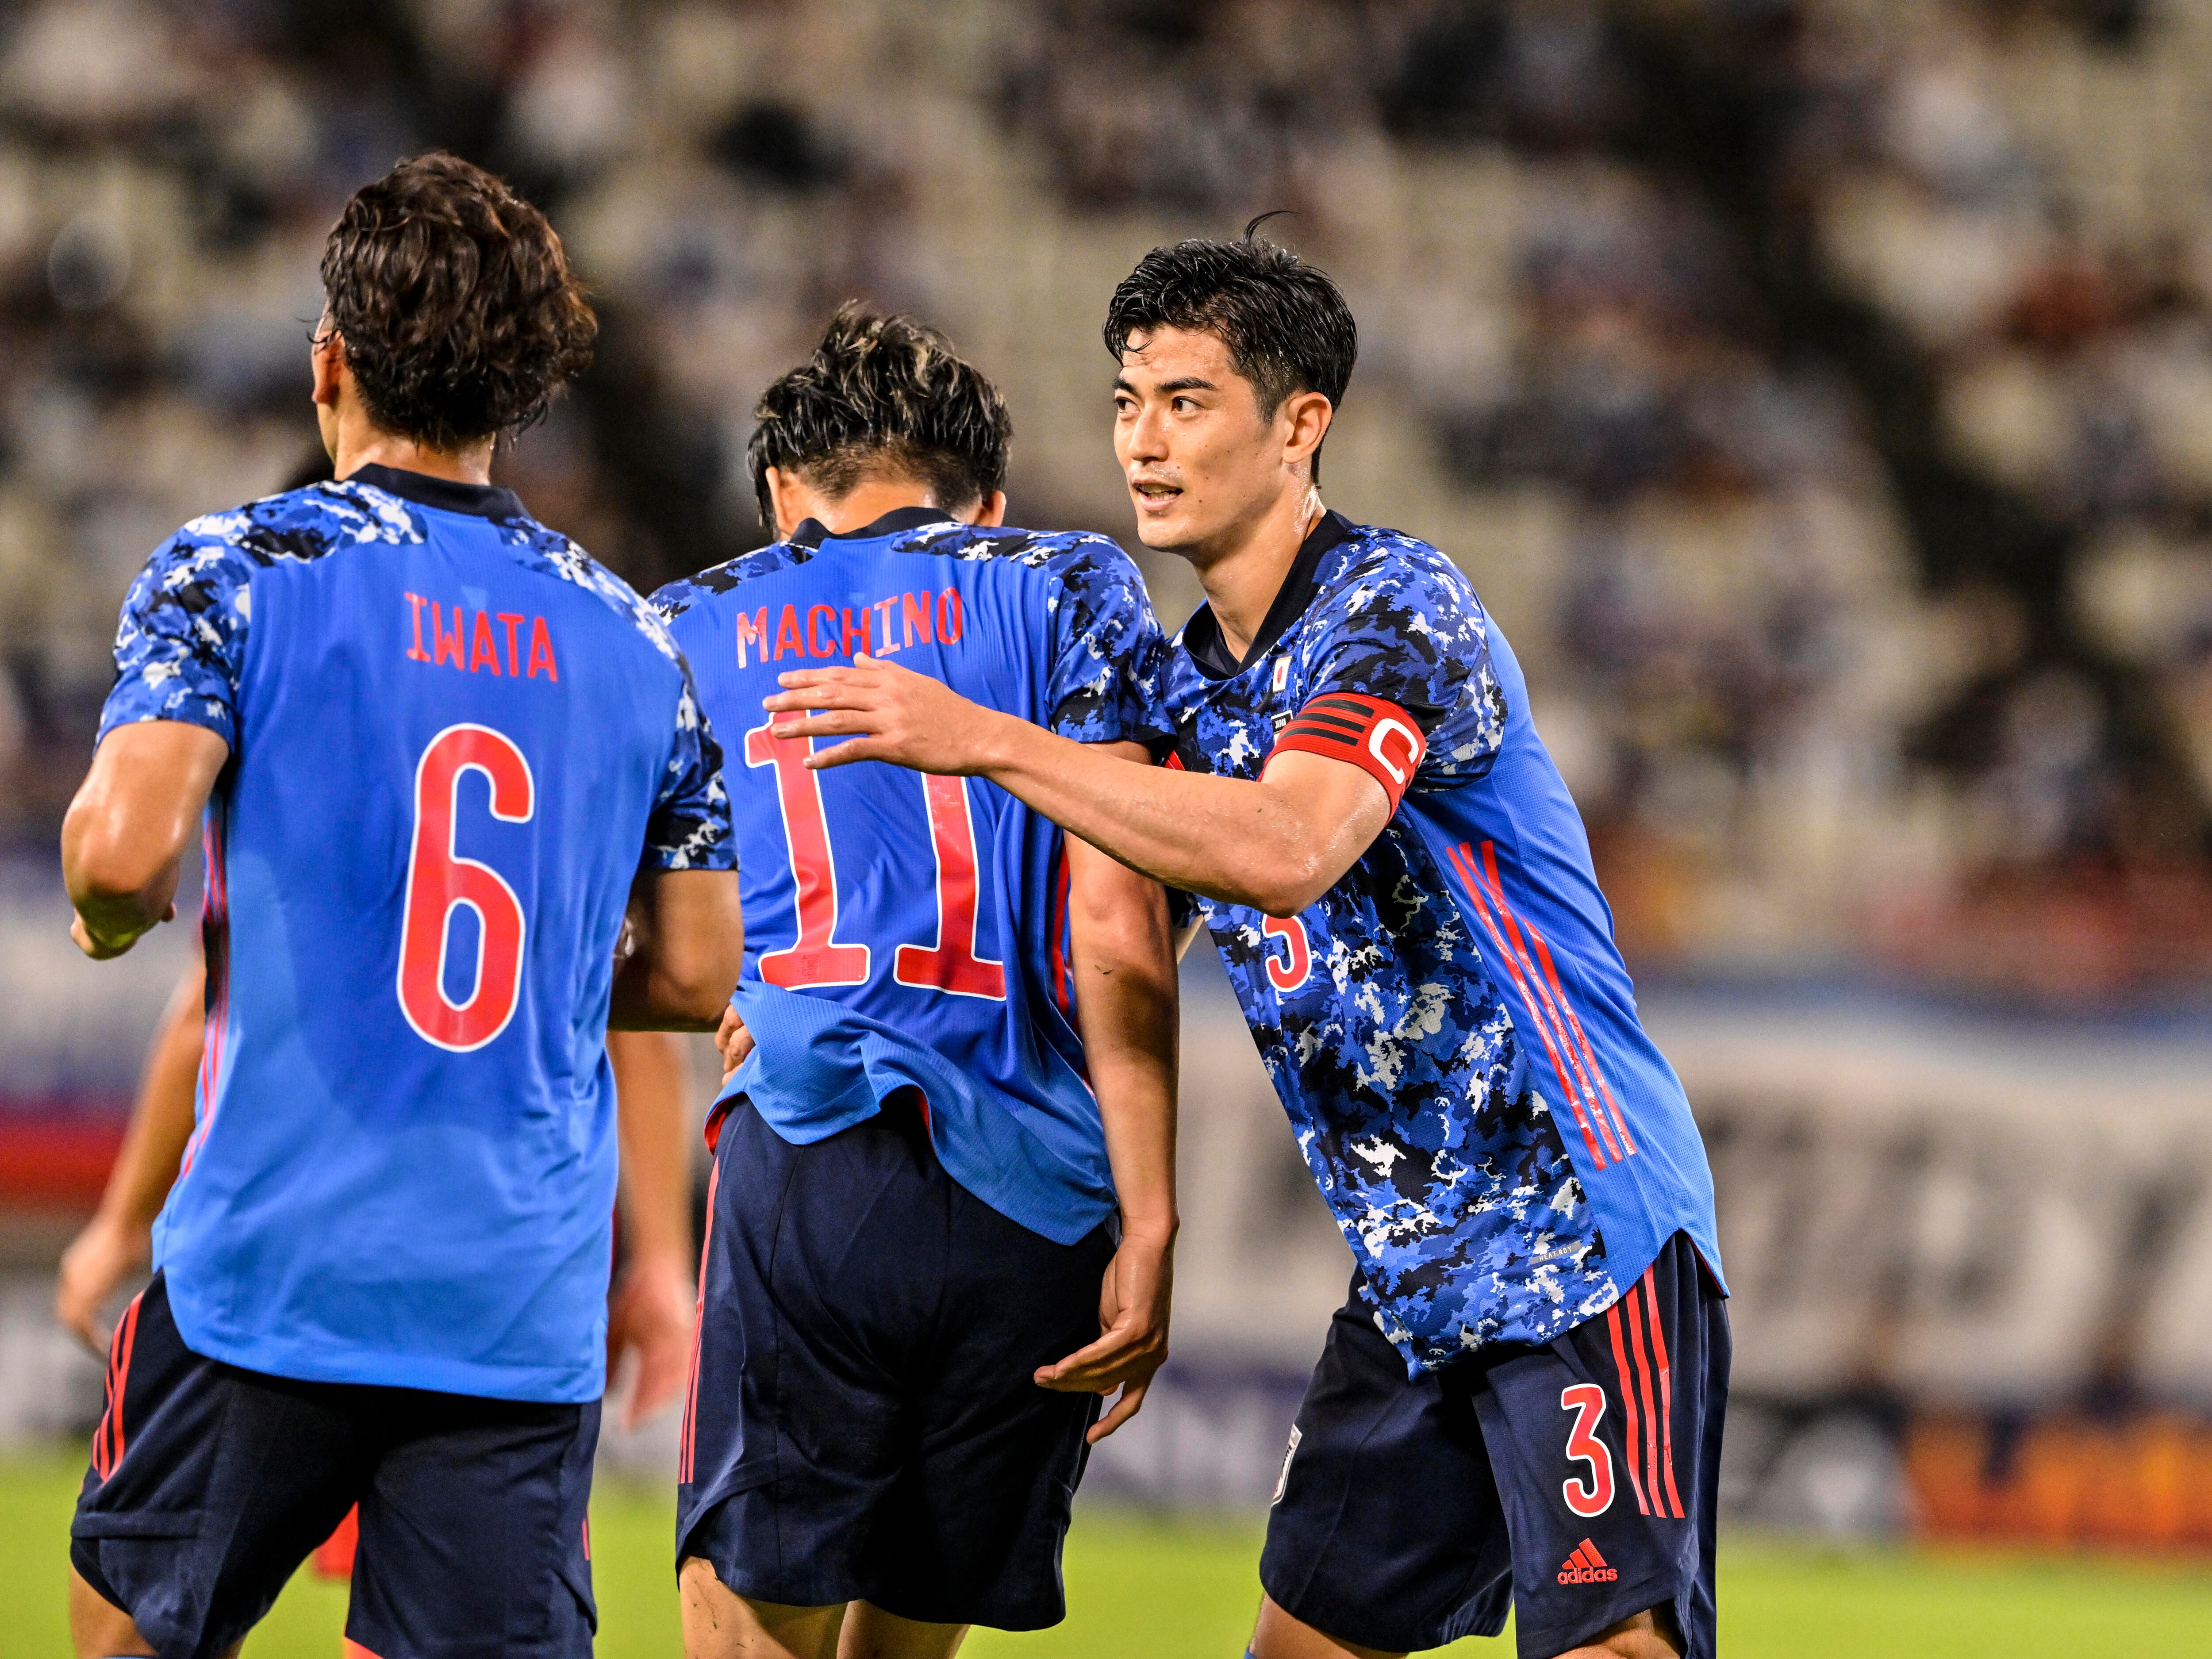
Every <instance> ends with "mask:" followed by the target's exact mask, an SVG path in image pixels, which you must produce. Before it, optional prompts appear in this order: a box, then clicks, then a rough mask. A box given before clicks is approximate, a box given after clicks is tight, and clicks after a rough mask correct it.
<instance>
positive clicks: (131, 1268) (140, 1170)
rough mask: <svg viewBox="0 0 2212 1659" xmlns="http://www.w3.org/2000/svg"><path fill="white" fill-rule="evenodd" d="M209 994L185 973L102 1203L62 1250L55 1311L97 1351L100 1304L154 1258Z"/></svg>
mask: <svg viewBox="0 0 2212 1659" xmlns="http://www.w3.org/2000/svg"><path fill="white" fill-rule="evenodd" d="M205 997H206V977H205V974H204V970H203V969H198V968H195V969H192V971H191V972H190V973H188V974H186V975H185V976H184V978H183V979H181V980H180V981H178V984H177V988H176V992H175V994H173V995H172V996H171V997H170V999H169V1006H168V1007H167V1009H166V1010H165V1011H163V1012H162V1015H161V1029H160V1030H157V1031H156V1032H155V1035H154V1044H153V1048H152V1049H151V1050H150V1052H149V1054H148V1055H147V1059H146V1075H145V1078H144V1079H143V1081H142V1082H141V1083H140V1084H139V1085H138V1098H137V1101H136V1102H135V1103H133V1104H132V1106H131V1123H130V1127H127V1128H125V1130H124V1132H123V1145H122V1146H121V1148H120V1149H119V1150H118V1152H116V1155H115V1167H114V1169H112V1170H110V1171H109V1172H108V1176H107V1186H106V1190H105V1191H103V1192H102V1193H101V1194H100V1207H99V1209H97V1210H96V1211H94V1212H93V1218H92V1219H91V1220H90V1221H88V1222H87V1223H86V1224H85V1227H84V1231H82V1232H81V1233H79V1234H78V1235H77V1236H76V1238H75V1239H73V1240H71V1241H70V1247H69V1249H66V1250H64V1251H63V1252H62V1263H61V1273H60V1275H59V1277H58V1279H57V1281H56V1284H55V1287H54V1313H55V1315H56V1316H57V1317H58V1318H59V1319H60V1320H61V1322H62V1323H63V1324H64V1326H66V1327H68V1328H69V1329H70V1330H71V1331H74V1332H75V1333H76V1335H77V1336H78V1337H79V1338H80V1339H81V1340H82V1341H83V1342H84V1344H85V1345H86V1346H88V1347H89V1348H91V1349H92V1350H93V1352H95V1353H98V1352H104V1351H105V1350H106V1346H107V1343H106V1336H105V1335H104V1334H103V1333H102V1332H101V1331H100V1328H99V1319H100V1309H101V1308H102V1307H103V1306H104V1305H105V1304H106V1301H107V1298H108V1297H111V1296H112V1295H114V1294H115V1288H116V1286H117V1285H120V1284H122V1283H123V1281H124V1280H125V1279H128V1278H130V1277H131V1274H133V1273H138V1272H141V1271H143V1269H144V1267H146V1265H147V1263H148V1262H149V1261H151V1260H152V1258H153V1253H154V1218H155V1216H157V1215H159V1214H160V1213H161V1206H162V1204H163V1203H164V1202H165V1201H166V1200H167V1198H168V1196H169V1188H171V1187H173V1186H174V1185H175V1184H176V1180H177V1167H178V1165H179V1164H181V1163H183V1161H184V1156H185V1142H186V1141H188V1140H190V1139H191V1136H192V1089H193V1083H194V1080H195V1079H196V1078H197V1075H198V1073H199V1065H200V1037H201V1033H202V1031H203V1030H204V1028H205V1024H206V1022H205V1018H204V1012H203V1009H202V1004H203V1002H204V1000H205Z"/></svg>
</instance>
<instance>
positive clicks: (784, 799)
mask: <svg viewBox="0 0 2212 1659" xmlns="http://www.w3.org/2000/svg"><path fill="white" fill-rule="evenodd" d="M813 744H814V739H813V738H778V737H775V736H773V735H771V733H770V732H769V727H768V726H755V727H754V728H753V729H752V730H751V731H750V732H746V733H745V764H746V765H747V766H748V767H757V766H773V767H774V768H775V792H776V800H777V803H778V805H780V807H781V811H782V814H783V834H784V844H785V846H786V848H787V849H788V850H789V853H790V855H791V878H792V882H793V887H794V890H795V892H796V908H797V909H798V912H799V917H798V920H799V938H798V940H797V941H796V942H795V943H794V944H793V945H788V946H787V947H786V948H785V949H783V950H781V951H764V952H763V953H762V955H761V958H760V976H761V977H762V978H763V979H764V980H766V981H768V982H769V984H770V985H780V986H781V987H783V988H784V989H785V990H787V991H803V990H811V989H814V988H816V987H823V986H834V985H864V984H866V982H867V979H868V975H869V973H870V971H871V968H872V963H873V960H874V957H873V953H872V951H871V950H870V948H869V947H868V946H867V945H840V944H838V943H836V933H837V909H838V904H837V860H836V853H835V851H834V850H833V849H832V848H831V846H830V840H829V813H828V811H826V810H825V809H824V807H823V804H822V775H821V774H820V773H818V772H812V771H809V770H808V769H807V767H806V756H807V755H808V753H809V752H810V751H811V749H812V748H813ZM908 776H909V777H911V776H913V774H911V773H909V774H908ZM921 787H922V795H923V799H924V800H925V801H926V803H927V811H928V817H929V830H930V844H931V848H932V850H933V854H934V855H935V858H936V861H937V884H936V892H937V942H936V943H935V944H933V945H921V944H905V945H900V946H899V947H898V949H897V951H896V954H895V956H894V957H893V966H892V976H893V977H894V978H895V979H896V981H898V982H899V983H900V984H902V985H913V986H919V987H923V988H925V989H930V990H938V991H944V992H946V993H948V994H951V995H953V996H966V997H982V998H984V999H986V1000H991V1001H996V1002H1003V1001H1005V1000H1006V964H1005V963H1002V962H995V961H992V960H990V959H988V958H987V957H981V956H979V955H977V953H976V951H977V939H976V927H977V923H978V908H977V890H976V857H975V815H974V811H973V809H972V808H971V807H970V805H969V800H968V785H967V781H966V780H965V779H964V778H933V777H925V778H922V779H921Z"/></svg>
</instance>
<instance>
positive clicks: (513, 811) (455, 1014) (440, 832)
mask: <svg viewBox="0 0 2212 1659" xmlns="http://www.w3.org/2000/svg"><path fill="white" fill-rule="evenodd" d="M468 772H478V773H481V774H483V777H484V780H485V781H486V782H487V783H488V784H489V786H490V790H491V802H490V805H491V815H492V817H495V818H497V819H499V820H501V822H502V823H528V822H529V821H530V818H531V817H532V814H534V813H535V812H536V811H537V810H538V799H537V797H538V792H537V787H536V784H535V781H534V780H532V777H531V775H530V763H529V762H528V761H527V760H525V759H524V758H523V755H522V751H521V750H520V749H518V748H516V747H515V746H514V742H513V739H512V738H508V737H506V736H504V735H503V734H501V733H500V732H495V731H493V730H492V729H491V728H490V727H489V726H447V728H446V729H445V730H444V731H442V732H439V733H438V735H437V736H436V737H435V738H431V739H430V744H429V747H428V748H427V749H425V750H423V751H422V759H421V760H420V761H419V762H418V763H416V768H415V838H414V848H413V851H412V852H411V853H410V854H409V855H408V860H407V888H406V894H405V897H404V911H403V920H402V921H401V923H400V933H399V1007H400V1012H403V1013H404V1014H405V1015H406V1016H407V1023H408V1024H410V1025H411V1026H413V1027H414V1028H415V1031H416V1035H417V1036H420V1037H421V1038H422V1040H423V1041H424V1042H428V1043H432V1044H435V1046H436V1047H438V1048H446V1049H450V1050H452V1051H453V1053H455V1054H468V1053H470V1052H471V1051H472V1050H474V1049H477V1048H483V1046H484V1044H486V1043H487V1042H490V1041H491V1040H492V1039H493V1038H494V1037H495V1036H498V1035H499V1034H500V1033H501V1031H503V1030H506V1029H507V1021H509V1020H510V1019H512V1018H514V1005H515V1002H516V1000H517V998H518V996H519V995H520V991H521V987H522V947H523V940H524V933H525V923H524V921H523V915H522V905H521V902H520V901H519V900H518V899H517V898H516V897H515V896H514V889H513V888H512V887H510V886H508V885H507V878H506V877H504V876H502V875H501V874H500V873H499V872H498V871H496V870H495V869H493V868H492V867H491V866H489V865H488V864H483V863H479V862H478V861H477V860H475V859H465V858H463V857H461V856H460V855H459V854H458V853H457V852H456V851H455V850H454V834H453V832H454V828H455V823H456V820H457V819H458V817H459V800H460V788H461V778H462V775H464V774H465V773H468ZM464 906H465V907H467V908H469V909H471V910H472V911H474V912H475V913H476V918H477V961H476V982H475V984H474V985H473V986H472V987H471V989H470V991H469V994H468V995H467V996H466V997H465V998H464V999H463V1000H461V1001H459V1002H458V1003H457V1002H455V1001H454V1000H453V999H452V998H450V997H448V996H447V994H446V959H447V952H448V950H449V949H450V947H451V945H452V942H453V912H454V911H455V910H457V909H459V908H462V907H464Z"/></svg>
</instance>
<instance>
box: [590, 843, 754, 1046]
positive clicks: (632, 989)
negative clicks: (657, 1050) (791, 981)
mask: <svg viewBox="0 0 2212 1659" xmlns="http://www.w3.org/2000/svg"><path fill="white" fill-rule="evenodd" d="M625 937H626V939H627V944H628V948H627V950H626V951H625V953H624V954H623V956H622V957H620V958H619V959H618V960H617V963H616V964H615V984H614V996H613V999H612V1000H611V1003H610V1004H609V1006H608V1010H607V1028H608V1029H609V1030H615V1031H711V1030H714V1028H715V1027H716V1025H718V1024H720V1022H721V1018H722V1010H723V1009H724V1008H725V1007H726V1006H728V1004H729V1000H730V993H731V991H732V990H733V989H734V988H736V986H737V983H738V973H739V971H740V970H741V969H743V968H744V959H745V929H744V919H743V917H742V916H741V915H740V914H739V911H738V872H736V871H734V870H658V871H654V870H649V871H647V872H643V873H641V875H640V876H639V877H638V878H637V880H636V881H635V883H634V884H632V885H631V887H630V890H629V927H628V930H627V933H626V935H625Z"/></svg>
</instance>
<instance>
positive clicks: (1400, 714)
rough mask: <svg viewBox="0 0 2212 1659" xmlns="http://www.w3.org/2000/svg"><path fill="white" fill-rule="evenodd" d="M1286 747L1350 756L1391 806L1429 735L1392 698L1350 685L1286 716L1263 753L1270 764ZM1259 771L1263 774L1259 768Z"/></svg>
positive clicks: (1425, 748) (1341, 757)
mask: <svg viewBox="0 0 2212 1659" xmlns="http://www.w3.org/2000/svg"><path fill="white" fill-rule="evenodd" d="M1290 750H1304V752H1305V753H1307V754H1309V755H1325V756H1327V757H1328V758H1329V759H1330V760H1339V761H1349V762H1350V763H1352V765H1354V766H1356V767H1358V769H1360V770H1361V771H1363V772H1364V773H1366V774H1367V775H1368V776H1370V777H1371V778H1373V779H1374V780H1375V781H1376V782H1377V783H1379V784H1381V785H1382V786H1383V793H1385V794H1387V795H1389V797H1390V810H1391V811H1393V812H1395V811H1397V810H1398V803H1399V802H1400V801H1401V799H1404V798H1405V793H1406V791H1407V789H1408V788H1409V787H1412V785H1413V774H1414V773H1416V772H1417V771H1419V769H1420V765H1421V757H1422V756H1424V755H1425V754H1426V753H1428V750H1429V740H1428V738H1425V736H1423V735H1422V732H1421V728H1420V726H1419V723H1418V722H1417V721H1416V720H1414V719H1413V716H1412V715H1411V714H1407V712H1406V711H1405V710H1404V709H1402V708H1399V707H1398V705H1397V704H1396V703H1395V702H1384V701H1383V699H1382V698H1381V697H1367V696H1360V695H1359V694H1358V692H1355V691H1324V692H1322V694H1321V696H1317V697H1315V698H1313V699H1311V700H1310V702H1307V704H1306V705H1305V707H1304V708H1301V709H1299V710H1298V712H1297V714H1294V715H1292V716H1291V723H1290V724H1289V725H1288V726H1285V727H1284V728H1283V732H1282V735H1281V736H1280V737H1279V738H1276V739H1275V746H1274V748H1273V750H1272V751H1270V753H1269V754H1268V757H1267V759H1268V761H1269V763H1271V764H1272V763H1273V760H1274V758H1275V757H1276V756H1277V755H1281V754H1284V753H1286V752H1288V751H1290ZM1266 775H1267V774H1266V771H1265V769H1262V771H1261V776H1262V777H1264V776H1266Z"/></svg>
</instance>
